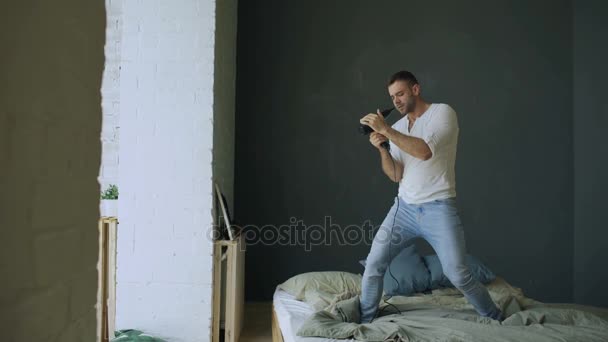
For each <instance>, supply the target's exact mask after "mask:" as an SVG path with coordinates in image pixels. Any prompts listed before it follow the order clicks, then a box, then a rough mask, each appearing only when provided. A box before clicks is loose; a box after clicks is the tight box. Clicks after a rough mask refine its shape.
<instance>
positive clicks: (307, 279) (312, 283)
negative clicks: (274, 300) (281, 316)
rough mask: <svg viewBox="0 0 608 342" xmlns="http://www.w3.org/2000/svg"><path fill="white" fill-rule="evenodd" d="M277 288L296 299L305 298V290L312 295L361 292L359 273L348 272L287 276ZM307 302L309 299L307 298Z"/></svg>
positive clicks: (322, 296)
mask: <svg viewBox="0 0 608 342" xmlns="http://www.w3.org/2000/svg"><path fill="white" fill-rule="evenodd" d="M278 288H280V289H282V290H284V291H285V292H287V293H289V294H291V295H292V296H295V297H296V299H297V300H305V299H306V297H307V292H311V294H309V295H308V297H309V298H311V296H312V297H321V298H324V297H326V296H325V295H319V294H318V293H319V292H321V293H324V294H329V295H335V294H339V293H343V292H353V293H361V275H359V274H353V273H348V272H338V271H328V272H308V273H302V274H298V275H296V276H293V277H291V278H289V279H288V280H287V281H285V282H284V283H282V284H280V285H278ZM307 302H308V303H310V301H308V300H307Z"/></svg>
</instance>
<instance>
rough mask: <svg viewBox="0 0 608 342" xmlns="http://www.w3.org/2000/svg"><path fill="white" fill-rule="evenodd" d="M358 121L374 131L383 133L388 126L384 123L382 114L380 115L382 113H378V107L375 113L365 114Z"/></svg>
mask: <svg viewBox="0 0 608 342" xmlns="http://www.w3.org/2000/svg"><path fill="white" fill-rule="evenodd" d="M359 122H360V123H361V124H363V125H368V126H369V127H371V128H372V129H373V130H374V131H376V132H378V133H380V134H385V133H386V131H387V130H388V128H389V126H388V125H387V124H386V121H384V116H382V113H380V109H378V112H377V113H376V114H374V113H369V114H367V115H366V116H364V117H363V118H362V119H361V120H359Z"/></svg>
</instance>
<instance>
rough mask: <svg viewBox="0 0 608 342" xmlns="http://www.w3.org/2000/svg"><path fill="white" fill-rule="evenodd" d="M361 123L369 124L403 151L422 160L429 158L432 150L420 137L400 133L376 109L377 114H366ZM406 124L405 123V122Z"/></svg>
mask: <svg viewBox="0 0 608 342" xmlns="http://www.w3.org/2000/svg"><path fill="white" fill-rule="evenodd" d="M359 122H360V123H361V124H364V125H368V126H370V127H371V128H372V129H373V130H374V131H376V132H378V133H380V134H381V135H382V136H384V137H386V138H388V139H389V140H390V141H392V142H393V144H395V145H397V147H399V148H400V149H401V150H402V151H404V152H405V153H407V154H409V155H411V156H413V157H415V158H418V159H422V160H429V159H431V157H432V156H433V152H432V150H431V148H430V147H429V145H427V143H426V142H425V141H424V140H422V139H420V138H415V137H411V136H408V135H405V134H402V133H400V132H399V131H397V130H396V129H394V128H392V127H391V126H389V125H388V124H387V123H386V121H384V117H383V116H382V114H381V113H380V110H379V109H378V113H377V114H373V113H370V114H367V115H366V116H364V117H363V118H362V119H361V120H359ZM406 124H407V123H406Z"/></svg>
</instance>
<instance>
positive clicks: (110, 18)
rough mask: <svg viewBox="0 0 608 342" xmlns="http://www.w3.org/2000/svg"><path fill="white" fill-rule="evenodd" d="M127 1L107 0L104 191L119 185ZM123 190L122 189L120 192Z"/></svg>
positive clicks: (103, 136) (103, 128)
mask: <svg viewBox="0 0 608 342" xmlns="http://www.w3.org/2000/svg"><path fill="white" fill-rule="evenodd" d="M124 1H125V0H105V3H106V21H107V24H106V45H105V56H106V63H105V70H104V73H103V80H102V87H101V94H102V102H101V106H102V110H103V123H102V130H101V143H102V158H101V170H100V172H99V183H100V184H101V189H102V190H104V189H107V187H108V186H109V185H110V184H118V183H119V178H118V144H119V134H118V132H119V128H120V127H119V114H120V64H121V55H120V50H121V49H120V48H121V40H122V8H123V2H124ZM119 190H120V188H119Z"/></svg>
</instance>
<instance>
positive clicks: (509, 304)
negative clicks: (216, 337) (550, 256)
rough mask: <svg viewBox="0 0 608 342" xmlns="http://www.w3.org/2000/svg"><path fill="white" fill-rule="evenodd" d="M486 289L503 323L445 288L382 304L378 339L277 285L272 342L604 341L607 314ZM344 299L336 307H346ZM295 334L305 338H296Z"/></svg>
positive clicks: (498, 283) (499, 282) (496, 286)
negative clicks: (482, 314) (478, 311)
mask: <svg viewBox="0 0 608 342" xmlns="http://www.w3.org/2000/svg"><path fill="white" fill-rule="evenodd" d="M486 286H487V288H488V290H489V292H490V295H491V296H492V298H493V300H494V301H495V302H496V303H497V304H498V305H499V306H501V308H502V309H503V311H505V312H506V313H507V314H508V316H509V317H508V318H507V319H506V320H505V321H504V322H502V323H498V322H496V321H493V320H491V319H489V318H484V317H480V316H479V315H477V314H476V312H475V311H474V310H473V308H472V306H471V305H470V304H468V302H467V301H466V299H465V298H464V297H463V296H462V295H461V294H460V292H458V290H456V289H453V288H445V289H437V290H433V291H432V293H427V294H422V293H417V294H415V295H412V296H407V297H406V296H395V297H392V298H391V299H390V300H389V301H388V303H391V304H393V305H395V306H396V307H397V308H399V309H400V310H401V311H402V314H397V313H396V312H395V311H393V312H392V313H391V310H392V309H391V308H392V307H391V306H388V304H386V303H382V304H381V305H380V309H383V308H384V309H389V310H386V311H385V313H384V314H383V315H382V317H380V318H378V319H377V321H376V322H374V323H372V324H378V326H379V327H381V328H379V329H380V330H379V331H376V333H378V332H380V333H381V334H380V335H378V334H376V335H373V334H371V333H370V329H368V328H361V327H363V326H366V325H359V324H356V323H348V322H345V321H343V322H340V321H339V320H335V321H334V320H333V318H335V317H336V316H335V309H336V306H335V305H333V306H332V307H328V308H326V309H324V310H318V305H317V307H316V308H315V307H313V305H314V303H310V302H307V298H309V297H310V296H298V295H294V294H290V293H288V292H287V291H285V290H284V289H282V288H281V287H280V286H278V287H277V288H276V289H275V292H274V295H273V309H272V336H273V342H335V341H349V342H350V341H356V340H372V341H530V342H541V341H608V309H604V308H597V307H590V306H581V305H575V304H546V303H541V302H538V301H536V300H534V299H531V298H527V297H525V296H524V294H523V292H522V291H521V289H518V288H516V287H513V286H511V285H510V284H509V283H508V282H506V281H505V280H504V279H502V278H496V280H494V281H493V282H492V283H490V284H487V285H486ZM298 297H299V298H298ZM303 297H306V298H303ZM347 297H349V296H347ZM347 297H344V296H343V297H342V298H339V300H337V301H336V302H337V303H338V305H340V304H342V303H345V302H347V300H344V299H345V298H347ZM353 299H356V300H357V303H358V298H354V297H353V296H350V299H349V300H351V301H352V300H353ZM334 304H335V303H334ZM356 305H358V304H356ZM332 312H333V315H332V314H331V313H332ZM301 330H302V331H301ZM298 332H300V333H303V334H304V335H307V334H308V336H299V334H298ZM382 334H384V335H382ZM315 335H316V336H315ZM349 335H350V336H349ZM345 336H348V337H345ZM379 336H382V337H380V338H379Z"/></svg>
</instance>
